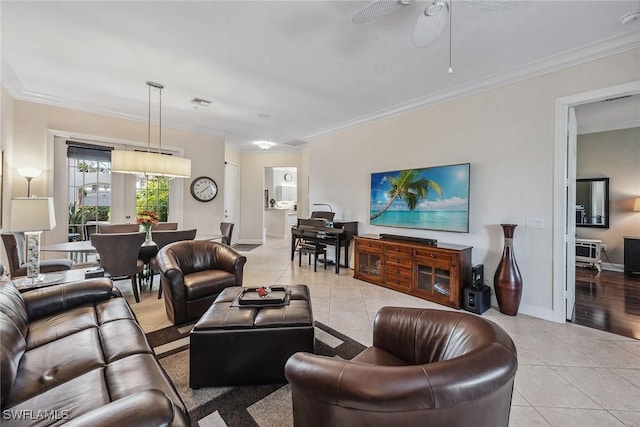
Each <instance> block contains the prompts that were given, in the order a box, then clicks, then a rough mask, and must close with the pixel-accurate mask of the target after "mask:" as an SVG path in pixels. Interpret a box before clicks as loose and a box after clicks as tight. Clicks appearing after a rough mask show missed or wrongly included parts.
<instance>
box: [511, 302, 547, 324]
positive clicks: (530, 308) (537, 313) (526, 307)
mask: <svg viewBox="0 0 640 427" xmlns="http://www.w3.org/2000/svg"><path fill="white" fill-rule="evenodd" d="M518 313H519V314H526V315H527V316H532V317H537V318H538V319H544V320H549V321H551V322H554V321H555V320H554V319H553V310H550V309H547V308H541V307H537V306H535V305H530V304H520V309H519V310H518Z"/></svg>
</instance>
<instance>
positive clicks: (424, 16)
mask: <svg viewBox="0 0 640 427" xmlns="http://www.w3.org/2000/svg"><path fill="white" fill-rule="evenodd" d="M448 18H449V4H448V3H447V2H446V1H434V2H433V4H432V5H431V6H429V7H428V8H427V9H426V10H425V11H424V13H421V14H420V16H419V17H418V20H417V21H416V25H415V27H413V44H415V45H416V46H417V47H426V46H429V45H430V44H431V43H432V42H433V41H434V40H435V39H437V38H438V36H439V35H440V34H442V31H443V30H444V27H445V25H447V19H448Z"/></svg>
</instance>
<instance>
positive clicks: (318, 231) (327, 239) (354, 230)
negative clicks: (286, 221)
mask: <svg viewBox="0 0 640 427" xmlns="http://www.w3.org/2000/svg"><path fill="white" fill-rule="evenodd" d="M322 222H323V221H322V220H317V219H312V220H308V219H302V218H300V219H298V225H297V226H296V227H291V261H293V258H294V255H295V251H296V247H297V245H298V242H299V241H300V240H301V239H303V238H304V239H305V240H312V241H315V242H317V243H322V244H325V245H331V246H334V254H335V265H336V274H338V273H339V272H340V258H341V250H340V249H341V248H343V247H344V254H345V256H344V264H343V265H342V266H343V267H347V268H349V244H350V242H351V240H353V236H354V235H357V234H358V221H344V220H336V221H333V227H323V226H320V225H319V224H321V223H322Z"/></svg>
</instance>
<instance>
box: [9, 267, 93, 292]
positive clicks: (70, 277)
mask: <svg viewBox="0 0 640 427" xmlns="http://www.w3.org/2000/svg"><path fill="white" fill-rule="evenodd" d="M84 271H85V270H84V269H77V270H65V271H56V272H52V273H44V274H43V276H44V280H43V281H42V282H35V283H31V281H30V280H29V279H28V278H27V277H16V278H14V279H12V280H13V284H14V285H15V287H16V288H17V289H18V291H20V293H24V292H27V291H31V290H33V289H41V288H47V287H49V286H54V285H60V284H62V283H70V282H77V281H78V280H84Z"/></svg>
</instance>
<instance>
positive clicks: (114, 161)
mask: <svg viewBox="0 0 640 427" xmlns="http://www.w3.org/2000/svg"><path fill="white" fill-rule="evenodd" d="M147 85H148V86H149V122H148V126H147V151H130V150H113V151H112V152H111V171H112V172H119V173H131V174H136V175H137V174H143V175H159V176H166V177H167V178H189V177H191V160H189V159H185V158H184V157H178V156H172V155H167V154H162V89H164V86H163V85H161V84H160V83H155V82H147ZM151 88H155V89H158V92H159V99H160V103H159V104H160V107H159V114H158V152H157V153H152V152H151Z"/></svg>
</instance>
